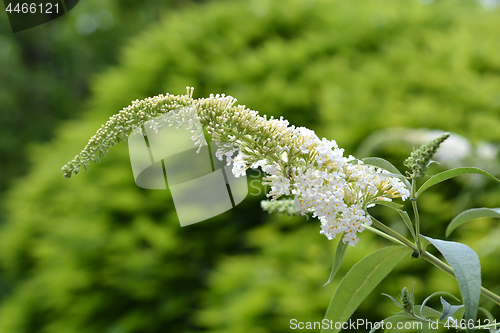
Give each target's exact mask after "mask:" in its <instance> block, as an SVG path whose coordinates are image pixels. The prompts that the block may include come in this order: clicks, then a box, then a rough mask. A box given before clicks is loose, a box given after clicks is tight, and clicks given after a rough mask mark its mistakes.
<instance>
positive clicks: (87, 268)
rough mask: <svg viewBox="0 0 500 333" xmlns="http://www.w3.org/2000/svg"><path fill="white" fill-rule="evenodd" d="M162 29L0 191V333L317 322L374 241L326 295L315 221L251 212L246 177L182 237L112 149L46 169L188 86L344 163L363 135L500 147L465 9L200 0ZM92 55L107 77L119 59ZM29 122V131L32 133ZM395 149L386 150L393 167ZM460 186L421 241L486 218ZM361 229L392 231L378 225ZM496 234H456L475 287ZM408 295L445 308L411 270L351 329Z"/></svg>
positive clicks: (488, 202) (497, 24)
mask: <svg viewBox="0 0 500 333" xmlns="http://www.w3.org/2000/svg"><path fill="white" fill-rule="evenodd" d="M129 2H130V6H131V9H133V8H140V7H139V6H140V5H139V2H134V1H129ZM109 3H111V4H114V3H113V2H111V1H110V2H109ZM127 3H128V2H127ZM95 6H98V5H97V3H95ZM115 6H117V7H113V8H112V10H113V11H114V12H119V8H125V4H123V5H120V6H119V5H118V2H117V3H116V4H115ZM121 6H123V7H121ZM133 6H137V7H133ZM148 8H149V7H148ZM75 10H76V9H75ZM154 13H156V12H154ZM161 13H162V14H161V15H160V16H159V19H158V22H157V23H153V24H151V25H150V26H149V27H147V28H145V29H144V30H143V31H141V32H140V33H138V34H136V35H135V36H133V37H131V38H130V40H129V41H127V43H126V46H125V47H124V48H123V50H122V51H121V53H120V56H119V58H118V63H117V64H116V65H114V66H112V67H110V68H107V69H106V70H104V71H103V72H102V73H101V74H99V75H97V76H95V77H94V78H93V80H92V84H91V93H90V97H89V99H88V101H87V102H86V103H85V104H84V106H81V105H75V103H74V102H73V100H75V101H79V100H78V97H79V96H80V98H81V96H82V95H78V94H77V96H75V95H70V96H71V98H67V99H66V100H65V101H60V102H59V101H57V100H55V102H54V103H53V108H54V109H55V110H58V111H57V112H58V113H57V117H61V118H67V117H72V116H68V115H67V114H68V112H70V111H71V110H73V109H76V110H82V109H85V112H84V113H83V115H81V117H77V118H76V117H75V120H72V121H66V122H64V123H62V124H61V126H60V127H59V128H58V130H57V131H56V133H55V137H54V139H53V140H52V141H51V142H50V143H47V144H44V145H42V146H37V147H35V148H32V149H30V151H29V152H30V154H29V158H30V163H31V168H30V172H29V173H28V174H27V175H25V176H23V177H21V178H19V179H18V180H16V181H15V183H14V185H13V186H12V187H11V189H10V190H9V192H8V195H7V197H6V199H5V207H6V218H5V219H6V221H5V222H4V225H3V227H2V229H1V231H0V265H1V268H2V277H3V279H4V280H5V282H4V283H3V287H2V288H3V298H2V300H1V303H0V332H51V333H52V332H54V333H55V332H64V333H66V332H82V333H83V332H107V333H108V332H109V333H119V332H165V331H171V332H199V331H206V332H245V333H246V332H287V331H289V321H290V319H292V318H296V319H297V320H299V321H319V320H321V319H322V318H323V315H324V312H325V310H326V308H327V306H328V303H329V300H330V298H331V296H332V294H333V291H334V290H335V287H336V284H337V283H338V282H339V281H340V277H341V276H342V275H343V274H345V272H346V271H347V270H348V269H349V267H350V266H352V265H353V264H354V263H355V262H357V261H358V260H359V259H361V258H362V257H364V255H366V254H367V253H369V252H371V251H374V250H376V249H378V248H380V247H382V246H384V245H385V244H387V243H386V242H385V241H384V240H382V239H379V238H376V237H374V236H373V235H370V234H369V233H368V232H365V233H363V234H362V235H361V237H360V238H361V240H360V242H359V244H358V245H357V246H356V247H355V248H350V249H348V252H347V254H346V258H345V259H344V262H343V265H342V267H341V270H340V271H339V273H338V276H337V278H336V279H335V281H334V282H333V283H332V284H331V285H329V286H327V287H322V285H323V283H324V282H326V280H327V278H328V274H329V269H330V265H331V260H332V259H333V251H334V249H335V246H336V241H331V242H330V241H328V240H327V239H326V238H325V237H323V236H321V235H320V234H319V222H318V221H316V220H313V219H311V220H306V219H305V218H303V217H293V218H290V217H277V216H268V215H266V214H264V213H262V211H261V209H260V206H259V202H260V200H262V199H264V195H263V193H262V190H263V188H262V186H260V185H258V183H259V181H258V176H259V175H258V174H256V173H253V174H251V175H250V176H251V177H249V181H250V184H251V186H250V195H249V197H248V198H247V199H246V200H245V201H244V202H243V203H242V204H241V205H239V206H238V207H237V208H236V209H233V210H231V211H229V212H226V213H224V214H222V215H220V216H217V217H215V218H213V219H211V220H209V221H205V222H202V223H198V224H195V225H192V226H189V227H184V228H180V226H179V223H178V220H177V217H176V215H175V211H174V208H173V204H172V201H171V198H170V194H169V193H168V191H148V190H143V189H140V188H138V187H137V186H135V184H134V182H133V177H132V173H131V169H130V166H129V165H130V164H129V163H130V162H129V159H128V151H127V146H126V144H122V145H119V146H117V147H116V148H115V149H112V150H111V151H110V153H109V155H108V156H107V157H106V158H105V159H104V160H103V161H102V162H101V163H99V164H96V165H92V166H91V169H90V171H89V172H87V173H81V174H79V175H77V176H74V177H73V178H71V179H69V180H67V179H63V178H62V173H61V172H60V171H59V170H60V167H61V166H62V165H63V164H64V163H65V162H66V161H67V160H69V159H71V158H72V156H73V154H76V153H77V152H79V151H80V149H81V148H83V146H84V145H85V143H86V141H87V139H88V138H89V137H90V136H91V135H93V133H95V131H96V130H97V128H98V127H99V126H100V125H101V124H102V123H104V122H105V121H106V119H107V118H108V117H109V116H110V115H112V114H114V113H115V112H117V111H119V110H120V109H121V108H122V107H124V106H126V105H128V104H129V103H130V101H132V100H135V99H141V98H144V97H147V96H152V95H156V94H159V93H163V92H170V93H176V94H182V93H184V92H185V87H186V86H187V85H190V86H194V87H195V96H206V95H208V94H209V93H226V94H230V95H232V96H234V97H236V98H238V101H239V103H240V104H245V105H247V106H248V107H250V108H252V109H255V110H259V111H260V112H261V113H263V114H268V115H274V116H278V117H279V116H284V117H285V118H287V119H289V120H290V122H291V123H293V124H295V125H298V126H306V127H310V128H312V129H314V130H316V132H317V133H318V135H320V136H325V137H327V138H333V139H336V140H337V142H338V143H339V145H340V146H341V147H344V148H345V149H346V153H347V154H350V153H353V152H354V151H355V149H356V147H357V146H358V145H359V144H360V142H362V141H363V140H364V138H365V137H367V136H368V135H369V134H370V133H371V132H373V131H375V130H378V129H384V128H387V127H394V126H398V127H409V128H420V127H425V128H430V129H443V130H446V131H453V132H456V133H459V134H462V135H464V136H465V137H467V138H469V139H470V140H472V141H473V142H477V141H481V140H487V141H493V142H498V141H499V139H500V118H499V113H500V92H499V89H498V88H499V87H500V37H499V35H498V31H500V20H499V15H500V14H499V12H498V11H486V10H484V9H483V8H482V7H480V6H479V5H478V4H477V3H476V2H473V1H462V2H456V1H444V0H443V1H436V2H434V3H432V4H429V5H423V4H421V3H419V2H416V1H410V0H407V1H382V0H376V1H368V0H360V1H355V2H354V1H349V2H348V1H341V0H336V1H332V0H328V1H327V0H317V1H306V0H283V1H280V2H274V1H269V2H268V1H264V0H253V1H234V2H228V1H214V2H209V3H206V4H197V5H191V6H187V8H183V9H179V10H164V11H162V12H161ZM127 15H128V16H127ZM127 15H125V14H124V15H123V17H125V18H126V17H128V18H129V20H130V21H131V22H135V21H134V20H135V19H136V18H135V16H133V15H132V12H128V14H127ZM120 17H122V16H120ZM140 17H142V16H140ZM140 17H139V18H137V20H139V21H140ZM145 17H146V19H145V18H143V21H140V22H142V24H144V22H145V20H147V18H148V16H147V15H146V16H145ZM139 21H137V22H139ZM117 29H118V28H117ZM137 30H138V28H137ZM118 31H119V32H120V33H122V34H123V33H125V32H126V31H127V30H126V29H125V28H123V29H122V30H118ZM126 37H127V38H128V36H126ZM108 38H109V37H108ZM108 38H107V39H106V41H107V40H108ZM120 38H125V36H123V35H120ZM110 42H111V43H113V42H114V41H113V40H112V39H110ZM116 43H117V44H119V43H118V42H116ZM112 45H115V44H112ZM73 52H75V50H73ZM101 52H102V53H97V54H98V57H99V58H104V60H103V59H101V60H102V61H103V62H102V66H105V65H107V64H109V63H113V60H112V59H111V60H108V62H106V54H105V52H104V51H101ZM74 57H77V55H74ZM70 58H71V57H70ZM101 60H100V61H101ZM16 66H18V67H19V68H22V65H21V64H18V65H16ZM75 66H76V68H78V67H79V65H75ZM84 68H85V67H83V69H84ZM83 69H82V70H83ZM16 73H18V71H16ZM19 73H21V74H22V73H23V72H22V70H21V69H19ZM21 74H18V75H21ZM21 77H22V78H23V80H25V76H24V77H23V76H21ZM20 80H21V79H20ZM22 82H24V81H22ZM33 84H34V88H33V90H34V91H37V93H38V94H40V96H49V95H47V94H48V93H44V92H43V91H42V89H48V90H50V91H51V92H50V93H51V94H53V95H54V96H56V97H57V98H62V97H60V96H61V95H62V94H61V90H60V89H61V86H64V83H63V82H60V81H58V80H54V82H52V81H50V82H49V84H47V85H43V84H42V83H36V82H35V83H33ZM17 85H21V81H19V82H18V83H17ZM83 95H85V94H83ZM18 96H19V95H6V97H4V98H6V99H9V100H10V102H11V103H13V102H12V101H17V100H18V99H19V98H21V97H18ZM28 107H29V108H33V107H34V106H33V105H29V106H28ZM55 114H56V113H54V115H55ZM54 117H55V116H54ZM42 118H43V119H45V118H44V117H42ZM23 121H24V122H25V123H26V124H29V126H34V127H35V128H39V127H40V126H43V124H40V123H38V122H37V118H36V117H35V118H32V117H31V116H27V117H26V118H25V119H23ZM23 128H24V127H23ZM2 142H8V141H2ZM409 149H410V147H409V148H408V151H403V152H401V150H387V151H381V154H383V155H385V156H384V157H388V158H390V159H391V160H392V161H394V163H395V164H397V165H401V163H400V161H402V159H404V157H405V156H404V154H408V153H409ZM359 157H363V156H359ZM13 165H15V164H13ZM488 171H490V172H492V173H494V174H497V175H498V174H499V171H498V170H488ZM463 184H466V185H465V186H463ZM467 184H470V183H462V182H459V181H448V182H447V183H446V184H443V185H440V186H437V187H436V190H434V191H429V193H428V194H427V195H424V196H422V198H421V200H422V202H421V209H422V214H421V218H422V220H423V221H424V225H423V228H422V232H423V233H424V234H427V235H430V236H432V237H434V238H443V237H444V229H445V227H446V224H447V222H449V221H450V220H451V218H453V216H455V215H456V214H458V213H459V211H460V210H462V209H465V208H469V207H480V206H488V207H497V206H499V204H500V194H499V191H498V186H496V185H494V184H490V183H486V184H485V185H484V186H482V187H481V188H478V187H475V186H472V185H467ZM375 213H376V214H377V215H378V216H380V219H382V220H383V221H384V222H386V223H388V224H390V225H395V228H398V226H397V225H398V224H402V223H401V222H399V221H397V217H396V216H394V215H392V214H390V213H389V212H386V211H385V210H383V209H380V211H377V212H375ZM496 225H497V223H496V222H495V221H491V220H483V221H479V222H477V223H473V224H469V225H467V226H464V227H462V229H460V230H457V231H456V233H454V235H453V237H455V239H457V240H460V241H462V242H464V243H466V244H468V245H470V246H471V247H472V248H474V249H475V250H476V251H477V252H478V254H479V256H480V258H481V262H482V267H483V283H484V285H485V286H487V287H489V288H490V289H492V290H493V291H496V292H499V291H500V286H499V285H498V279H497V276H498V274H499V273H500V271H499V270H500V268H498V265H497V264H496V262H497V261H496V257H497V256H498V254H499V252H500V249H499V242H498V237H497V238H495V235H498V234H499V229H498V228H497V227H496ZM485 237H486V238H485ZM413 281H416V285H415V291H416V295H417V302H421V301H422V300H423V298H424V297H426V296H427V295H429V294H431V293H432V292H434V291H438V290H446V291H450V292H452V293H454V294H456V295H458V294H459V293H458V287H457V285H456V283H455V282H453V280H452V279H451V278H448V277H447V276H445V275H444V273H441V272H439V271H436V270H433V269H432V268H431V267H429V265H427V264H425V263H422V262H421V261H419V260H411V259H410V258H408V259H407V260H405V261H404V262H403V263H402V264H401V265H400V266H398V268H397V269H396V271H395V273H394V274H393V275H390V276H389V278H387V279H386V280H385V281H384V282H383V283H382V284H381V285H380V287H379V288H378V289H377V290H376V291H375V292H374V293H373V295H372V296H371V297H370V298H369V299H367V300H366V301H365V302H364V303H363V304H362V305H361V307H360V308H359V310H358V311H357V312H356V313H355V314H354V318H364V319H368V320H371V321H372V322H374V321H378V320H381V319H382V318H383V316H388V315H390V314H391V312H392V311H395V310H396V309H395V307H394V306H393V305H392V303H391V302H390V301H389V300H388V299H387V300H386V299H384V298H382V296H380V292H385V293H389V294H392V295H397V294H398V292H399V291H400V290H401V288H402V287H403V286H406V287H410V286H411V284H412V283H413ZM482 305H483V306H485V307H491V304H490V303H489V302H488V301H484V302H483V304H482ZM495 311H496V312H495V314H496V315H498V314H499V313H500V312H499V311H498V310H495Z"/></svg>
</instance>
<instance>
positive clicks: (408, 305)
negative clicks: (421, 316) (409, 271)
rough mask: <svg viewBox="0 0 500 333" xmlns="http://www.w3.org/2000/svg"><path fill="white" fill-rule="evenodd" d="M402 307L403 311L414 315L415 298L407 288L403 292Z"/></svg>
mask: <svg viewBox="0 0 500 333" xmlns="http://www.w3.org/2000/svg"><path fill="white" fill-rule="evenodd" d="M401 305H402V306H403V310H405V311H406V312H408V313H413V296H412V295H410V292H409V291H408V289H406V287H404V288H403V290H401Z"/></svg>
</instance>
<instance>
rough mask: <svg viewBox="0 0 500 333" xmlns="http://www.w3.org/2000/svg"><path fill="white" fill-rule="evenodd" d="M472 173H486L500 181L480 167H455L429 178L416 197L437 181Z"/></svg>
mask: <svg viewBox="0 0 500 333" xmlns="http://www.w3.org/2000/svg"><path fill="white" fill-rule="evenodd" d="M471 173H476V174H480V175H485V176H488V177H491V178H493V179H495V180H496V181H500V180H498V179H496V178H495V177H493V176H492V175H491V174H489V173H488V172H486V171H484V170H481V169H478V168H472V167H463V168H455V169H451V170H447V171H443V172H440V173H438V174H437V175H434V176H432V177H431V178H429V179H428V180H427V181H426V182H425V183H424V184H423V185H422V186H421V187H420V188H419V189H418V192H417V194H416V197H418V196H419V195H420V194H422V192H423V191H425V190H427V189H428V188H429V187H431V186H433V185H436V184H437V183H440V182H442V181H445V180H447V179H450V178H453V177H456V176H460V175H467V174H471Z"/></svg>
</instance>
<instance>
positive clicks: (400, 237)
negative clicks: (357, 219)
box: [370, 215, 417, 251]
mask: <svg viewBox="0 0 500 333" xmlns="http://www.w3.org/2000/svg"><path fill="white" fill-rule="evenodd" d="M370 217H371V219H372V225H373V226H375V227H377V228H378V229H380V230H381V231H383V232H384V233H385V234H387V235H389V236H391V237H393V238H395V239H397V241H398V243H400V244H402V245H404V246H406V247H408V248H410V249H412V250H413V251H416V250H417V247H416V246H415V244H413V243H412V242H410V241H409V240H408V239H407V238H405V237H404V236H403V235H401V234H400V233H398V232H396V231H394V230H392V229H391V228H389V227H388V226H386V225H385V224H383V223H382V222H380V221H379V220H377V219H376V218H374V217H373V216H371V215H370ZM386 238H387V237H386Z"/></svg>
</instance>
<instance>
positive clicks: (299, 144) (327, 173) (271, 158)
mask: <svg viewBox="0 0 500 333" xmlns="http://www.w3.org/2000/svg"><path fill="white" fill-rule="evenodd" d="M192 93H193V89H192V88H189V87H188V93H187V94H186V95H182V96H176V95H170V94H167V95H159V96H156V97H152V98H148V99H146V100H143V101H135V102H133V103H132V105H130V106H129V107H127V108H124V109H123V110H122V111H120V112H119V113H118V114H117V115H115V116H113V117H111V118H110V120H109V121H108V122H107V123H106V124H105V125H103V126H102V127H101V128H100V129H99V130H98V132H97V133H96V135H95V136H94V137H92V138H91V139H90V141H89V143H88V144H87V146H86V147H85V148H84V149H83V150H82V152H81V153H80V154H79V155H77V156H76V157H75V159H73V160H72V161H70V162H69V163H68V164H67V165H65V166H64V167H63V169H62V170H63V172H64V175H65V177H70V176H71V174H72V173H77V172H78V170H79V167H80V166H83V167H84V168H85V169H86V168H87V166H88V164H89V161H97V160H98V159H99V158H100V157H101V156H103V155H104V154H105V153H106V151H107V148H109V147H111V146H113V145H115V144H117V143H118V142H120V141H123V140H124V138H125V137H126V136H127V135H129V134H130V133H132V131H137V129H138V128H140V127H141V126H143V125H144V123H145V122H147V121H149V120H151V119H153V118H157V117H159V116H162V115H164V114H172V115H173V116H171V117H166V118H164V119H166V120H165V121H166V122H167V123H169V125H174V126H176V127H179V126H185V127H186V128H188V129H189V130H191V132H193V133H194V134H193V141H195V143H196V144H198V145H202V144H204V140H200V138H201V137H202V131H201V129H200V128H199V127H197V126H195V125H194V123H197V122H198V123H201V124H202V125H203V127H204V128H205V129H206V131H207V132H208V133H209V134H210V135H211V136H212V139H213V141H214V142H215V143H216V144H217V146H218V149H217V152H216V156H217V157H218V158H219V159H220V160H225V161H226V162H227V164H228V165H229V164H231V163H233V168H232V170H233V173H234V175H235V176H243V175H245V172H246V170H247V169H249V168H254V169H255V168H259V167H260V168H261V169H262V170H263V171H264V172H265V173H266V174H267V176H266V177H264V178H263V181H264V182H263V184H265V185H269V186H270V188H271V191H270V192H269V193H268V194H267V196H268V197H269V198H271V200H272V201H275V200H277V199H278V198H280V197H282V196H284V197H287V196H289V197H293V206H294V208H295V210H296V211H298V212H300V213H302V214H306V213H312V214H313V216H314V217H317V218H318V219H319V220H320V221H321V233H322V234H324V235H325V236H326V237H328V239H333V238H335V237H336V236H337V235H339V234H340V235H342V240H343V241H344V242H345V243H349V245H352V246H354V245H355V244H356V243H357V242H358V237H357V233H358V232H362V231H363V230H364V226H369V225H370V224H371V219H370V216H369V215H368V214H367V212H366V209H367V208H368V207H369V206H370V205H371V204H373V202H375V201H377V200H389V201H390V200H392V199H393V198H398V197H401V198H402V199H403V200H404V199H406V198H407V197H409V195H410V193H409V191H408V189H407V188H406V187H405V186H404V184H403V182H401V181H400V180H399V179H398V178H396V177H392V176H391V175H389V174H388V172H387V171H385V170H382V169H379V168H375V167H372V166H368V165H364V164H363V163H362V162H361V161H359V160H356V159H355V158H354V157H352V156H349V157H345V156H344V150H343V149H341V148H339V147H338V146H337V143H336V142H335V141H334V140H327V139H325V138H323V139H320V138H319V137H318V136H317V135H316V134H315V133H314V132H313V131H311V130H309V129H307V128H304V127H295V126H293V125H290V124H289V123H288V121H287V120H285V119H283V118H280V119H275V118H273V117H271V118H269V119H268V118H267V117H266V116H259V114H258V112H257V111H253V110H250V109H248V108H246V107H245V106H244V105H237V106H236V105H235V102H236V99H234V98H233V97H231V96H225V95H215V96H214V95H210V96H209V97H208V98H200V99H193V97H192ZM158 129H161V126H159V128H158ZM139 132H140V130H139Z"/></svg>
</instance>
